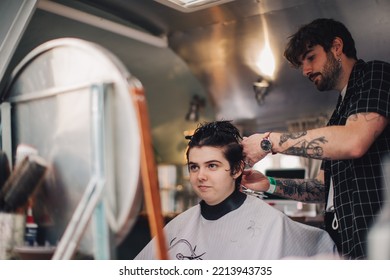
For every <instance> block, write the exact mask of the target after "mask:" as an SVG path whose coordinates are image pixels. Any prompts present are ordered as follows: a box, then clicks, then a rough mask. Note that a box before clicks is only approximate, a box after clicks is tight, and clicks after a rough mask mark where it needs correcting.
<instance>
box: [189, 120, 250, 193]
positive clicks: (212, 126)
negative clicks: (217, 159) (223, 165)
mask: <svg viewBox="0 0 390 280" xmlns="http://www.w3.org/2000/svg"><path fill="white" fill-rule="evenodd" d="M186 138H187V139H189V140H190V142H189V143H188V148H187V152H186V157H187V163H188V155H189V152H190V150H191V149H192V148H194V147H203V146H211V147H219V148H222V149H223V154H224V156H225V158H226V159H227V161H228V162H229V166H230V175H234V174H235V173H236V172H238V171H240V170H241V168H242V166H243V165H244V155H243V147H242V145H241V140H242V137H241V135H240V132H239V131H238V129H237V128H236V127H235V126H234V125H233V124H232V123H231V121H215V122H209V123H203V124H200V125H199V126H198V128H197V129H196V130H195V132H194V134H193V135H192V136H187V137H186ZM235 184H236V185H235V186H236V188H239V187H240V184H241V175H240V176H239V177H238V178H237V179H236V181H235Z"/></svg>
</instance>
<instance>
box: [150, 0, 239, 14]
mask: <svg viewBox="0 0 390 280" xmlns="http://www.w3.org/2000/svg"><path fill="white" fill-rule="evenodd" d="M154 1H156V2H159V3H161V4H164V5H166V6H168V7H171V8H174V9H176V10H179V11H181V12H185V13H188V12H193V11H197V10H201V9H205V8H209V7H212V6H216V5H220V4H223V3H227V2H231V1H234V0H154Z"/></svg>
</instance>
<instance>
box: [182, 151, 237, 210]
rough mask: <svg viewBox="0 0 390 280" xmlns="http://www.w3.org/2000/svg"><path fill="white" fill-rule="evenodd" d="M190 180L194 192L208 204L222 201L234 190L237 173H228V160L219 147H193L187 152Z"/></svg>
mask: <svg viewBox="0 0 390 280" xmlns="http://www.w3.org/2000/svg"><path fill="white" fill-rule="evenodd" d="M188 169H189V174H190V182H191V185H192V188H193V189H194V191H195V193H196V194H197V195H198V196H199V197H200V198H201V199H203V200H204V201H205V202H206V203H207V204H208V205H215V204H218V203H220V202H222V201H223V200H224V199H225V198H227V197H228V196H229V195H230V194H231V193H232V192H233V191H234V182H235V179H236V178H237V177H238V176H239V174H236V175H234V177H233V176H232V175H230V166H229V162H228V161H227V160H226V158H225V157H224V155H223V152H222V149H221V148H215V147H207V146H205V147H200V148H199V147H195V148H192V149H191V150H190V151H189V154H188Z"/></svg>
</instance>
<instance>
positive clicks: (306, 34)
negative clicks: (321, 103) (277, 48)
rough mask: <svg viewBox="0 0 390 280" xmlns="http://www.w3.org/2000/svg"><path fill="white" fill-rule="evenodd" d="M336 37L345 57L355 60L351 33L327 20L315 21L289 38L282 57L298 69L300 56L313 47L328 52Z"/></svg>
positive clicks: (341, 25)
mask: <svg viewBox="0 0 390 280" xmlns="http://www.w3.org/2000/svg"><path fill="white" fill-rule="evenodd" d="M336 37H339V38H341V39H342V40H343V43H344V47H343V53H345V55H346V56H347V57H350V58H354V59H357V55H356V48H355V41H354V40H353V38H352V35H351V33H350V32H349V31H348V29H347V28H346V27H345V26H344V24H342V23H341V22H338V21H335V20H333V19H328V18H320V19H316V20H314V21H312V22H311V23H309V24H306V25H304V26H302V27H301V28H300V29H299V30H298V31H297V32H296V33H295V34H293V35H292V36H290V37H289V39H290V41H289V42H288V44H287V46H286V49H285V51H284V56H285V58H286V59H287V60H288V61H289V62H290V63H291V64H292V65H293V66H294V67H297V68H298V67H300V65H301V62H300V58H301V56H302V54H304V53H305V52H307V50H309V49H311V48H312V47H314V46H315V45H320V46H322V47H323V48H324V50H325V52H329V51H330V49H331V48H332V44H333V40H334V39H335V38H336Z"/></svg>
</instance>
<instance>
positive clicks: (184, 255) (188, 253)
mask: <svg viewBox="0 0 390 280" xmlns="http://www.w3.org/2000/svg"><path fill="white" fill-rule="evenodd" d="M175 240H176V237H175V238H173V239H172V240H171V242H169V250H171V249H173V248H174V247H176V246H178V245H179V244H185V245H186V246H185V248H184V250H183V249H182V252H181V253H177V254H176V258H177V259H178V260H185V259H187V260H201V259H202V256H203V255H204V254H206V252H204V253H203V254H201V255H197V254H196V252H195V251H196V246H195V247H194V248H192V245H191V243H190V242H188V240H186V239H179V240H177V241H176V242H174V241H175ZM187 248H188V250H186V249H187Z"/></svg>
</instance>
